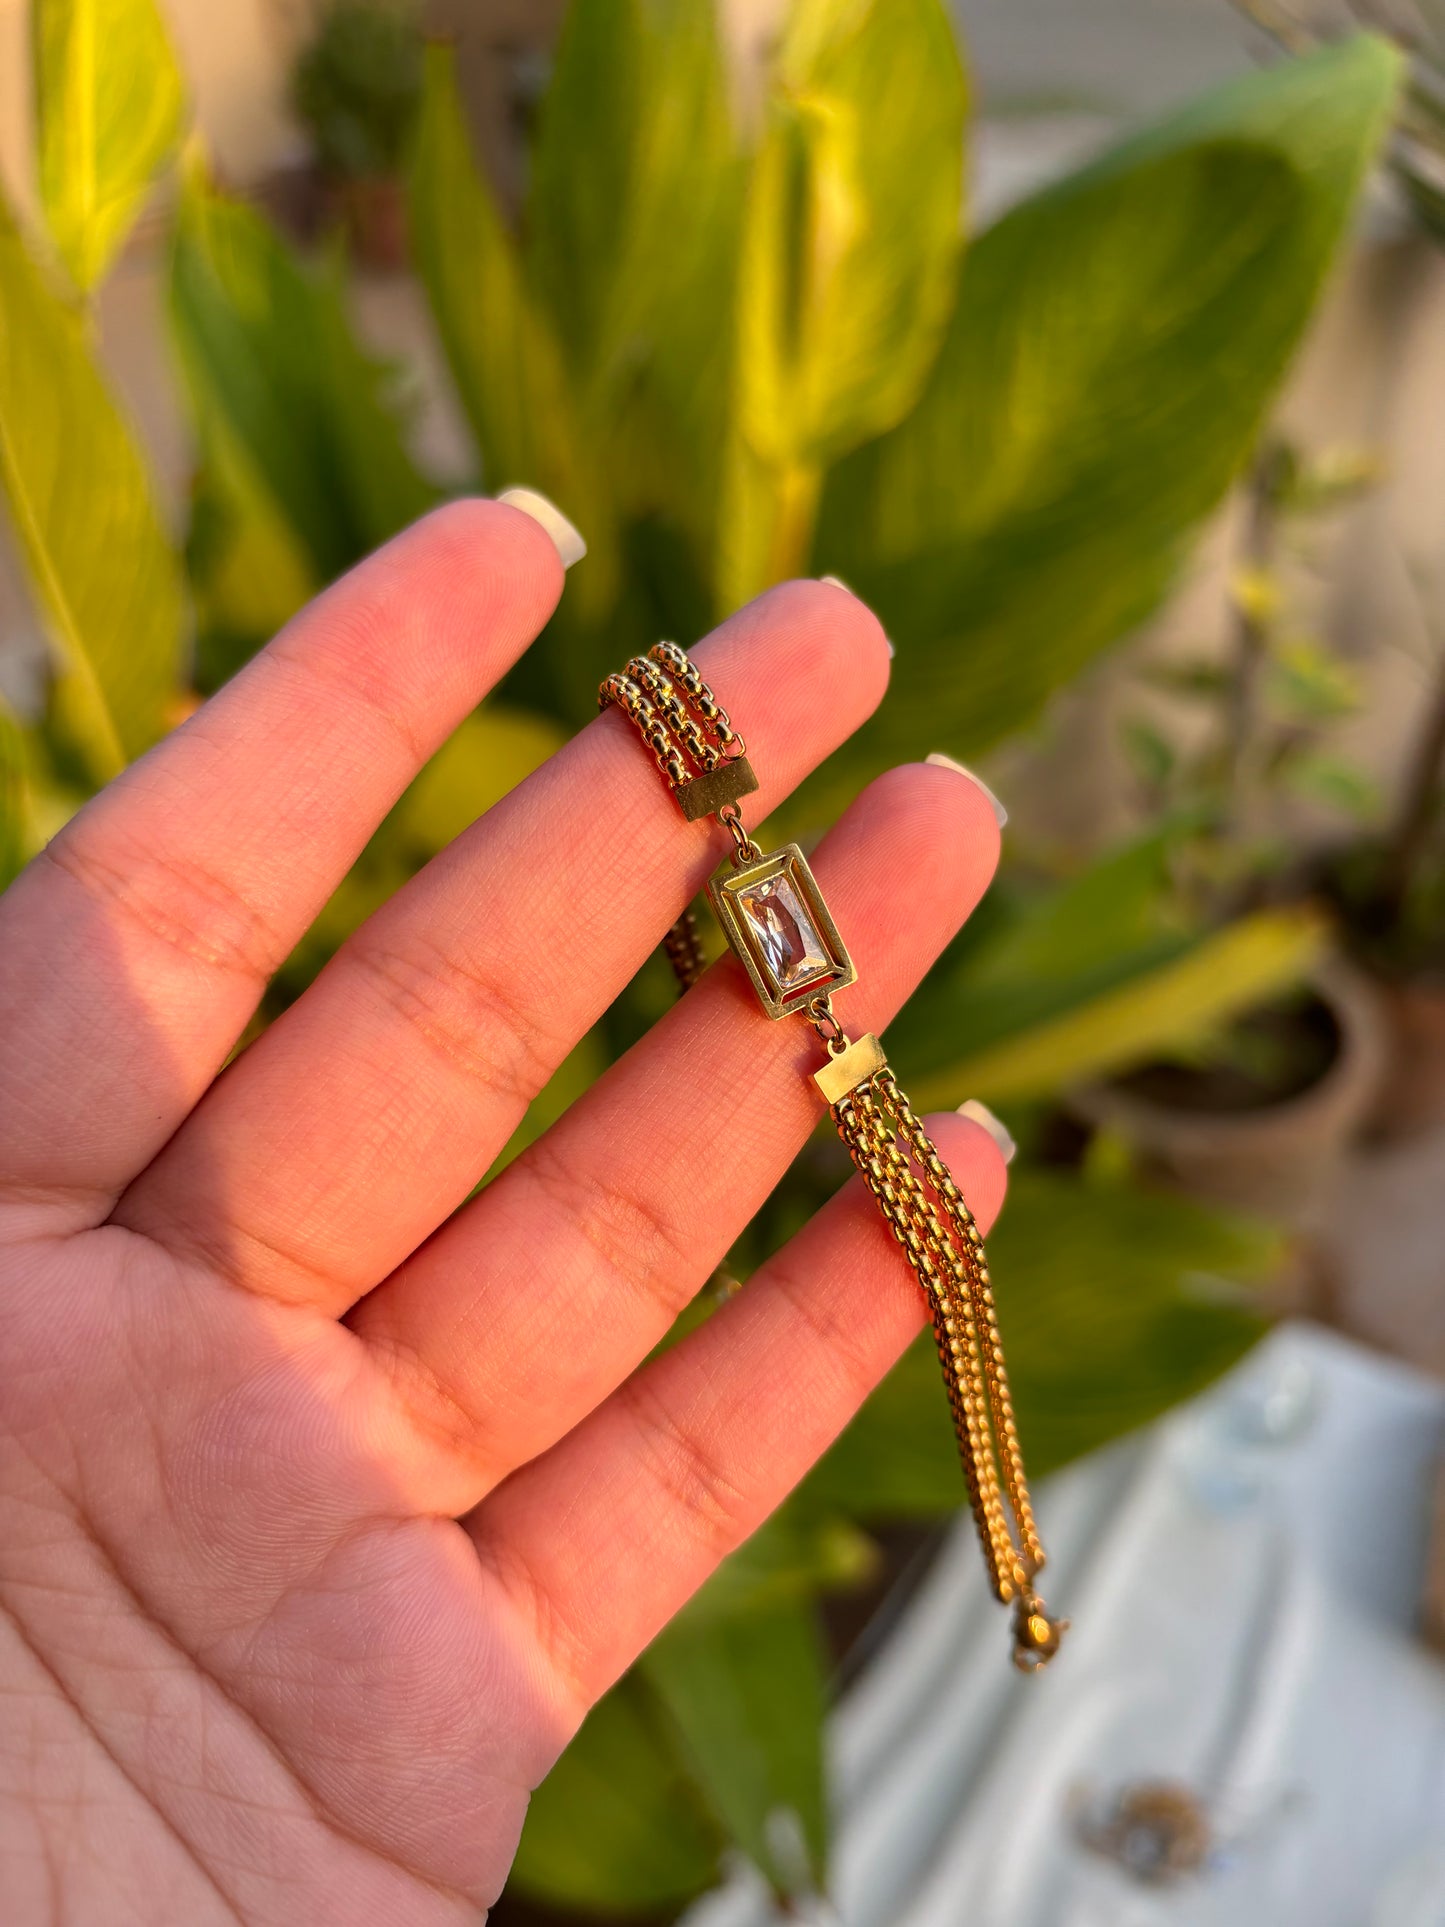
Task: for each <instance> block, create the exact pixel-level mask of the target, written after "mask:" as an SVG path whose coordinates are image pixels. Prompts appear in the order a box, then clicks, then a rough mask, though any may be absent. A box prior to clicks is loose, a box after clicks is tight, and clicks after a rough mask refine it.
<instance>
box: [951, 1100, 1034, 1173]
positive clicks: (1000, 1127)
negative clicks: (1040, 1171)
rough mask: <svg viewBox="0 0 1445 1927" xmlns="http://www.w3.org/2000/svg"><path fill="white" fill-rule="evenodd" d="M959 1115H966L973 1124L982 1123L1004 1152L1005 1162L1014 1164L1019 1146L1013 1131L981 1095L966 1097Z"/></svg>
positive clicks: (959, 1109)
mask: <svg viewBox="0 0 1445 1927" xmlns="http://www.w3.org/2000/svg"><path fill="white" fill-rule="evenodd" d="M958 1115H959V1116H960V1117H966V1118H967V1119H968V1120H969V1122H970V1123H972V1124H981V1125H982V1126H983V1128H984V1130H986V1131H987V1132H988V1134H989V1136H990V1137H991V1138H992V1139H993V1141H994V1143H995V1144H996V1145H997V1146H998V1148H999V1150H1000V1151H1002V1152H1003V1161H1004V1163H1005V1164H1012V1163H1013V1161H1014V1152H1015V1151H1017V1149H1018V1148H1019V1147H1018V1146H1017V1145H1016V1144H1015V1143H1014V1140H1013V1133H1012V1131H1010V1130H1009V1128H1008V1126H1007V1125H1006V1124H1005V1123H1004V1122H1003V1120H1002V1119H1001V1118H997V1117H995V1116H994V1114H993V1112H992V1111H991V1110H990V1109H989V1108H988V1106H987V1104H985V1103H984V1101H983V1099H982V1098H980V1097H966V1098H965V1099H964V1100H963V1102H962V1103H961V1104H960V1105H959V1107H958Z"/></svg>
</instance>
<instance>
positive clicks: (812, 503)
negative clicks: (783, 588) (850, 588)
mask: <svg viewBox="0 0 1445 1927" xmlns="http://www.w3.org/2000/svg"><path fill="white" fill-rule="evenodd" d="M773 487H774V490H775V501H776V515H775V517H774V521H773V530H772V540H771V541H770V543H769V545H768V570H767V579H768V581H769V582H785V581H787V579H788V577H789V576H794V575H805V574H806V573H807V569H808V560H809V557H810V556H811V555H812V553H813V530H814V528H815V526H816V524H817V520H818V497H819V496H820V495H821V494H822V490H823V473H822V470H821V469H819V468H815V467H811V466H806V467H805V466H799V467H793V468H778V469H775V470H774V471H773Z"/></svg>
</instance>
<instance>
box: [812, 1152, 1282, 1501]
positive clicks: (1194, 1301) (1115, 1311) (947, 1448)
mask: <svg viewBox="0 0 1445 1927" xmlns="http://www.w3.org/2000/svg"><path fill="white" fill-rule="evenodd" d="M1279 1253H1280V1237H1279V1234H1278V1233H1277V1232H1275V1231H1273V1230H1271V1229H1268V1228H1266V1227H1264V1226H1261V1225H1258V1224H1255V1223H1252V1222H1251V1221H1249V1220H1246V1219H1239V1218H1234V1217H1230V1216H1227V1215H1225V1214H1223V1213H1221V1212H1217V1211H1214V1210H1211V1209H1206V1208H1205V1207H1204V1206H1202V1205H1198V1204H1195V1203H1193V1202H1191V1201H1190V1200H1188V1199H1185V1198H1180V1197H1175V1196H1171V1195H1170V1194H1168V1193H1162V1192H1148V1191H1144V1190H1142V1189H1137V1188H1134V1187H1121V1186H1115V1185H1105V1184H1089V1183H1086V1182H1082V1181H1081V1180H1079V1179H1077V1178H1072V1177H1063V1176H1057V1175H1054V1174H1046V1173H1043V1172H1038V1171H1022V1172H1019V1173H1018V1174H1017V1176H1016V1177H1014V1178H1013V1179H1011V1181H1010V1186H1009V1205H1008V1209H1007V1210H1006V1211H1005V1213H1004V1215H1003V1217H1002V1218H1001V1219H1000V1220H999V1223H998V1225H997V1227H996V1229H995V1230H994V1231H993V1232H992V1234H991V1235H990V1238H989V1259H990V1264H989V1270H990V1275H991V1277H992V1280H993V1284H994V1288H995V1291H996V1294H997V1298H998V1306H999V1323H1000V1326H1001V1329H1002V1331H1003V1338H1004V1344H1005V1346H1006V1348H1007V1351H1008V1360H1009V1377H1010V1380H1011V1383H1012V1388H1013V1399H1014V1405H1015V1408H1016V1410H1017V1412H1018V1423H1019V1435H1020V1437H1021V1438H1022V1440H1023V1442H1024V1446H1025V1450H1026V1452H1027V1456H1028V1466H1029V1472H1030V1474H1031V1475H1032V1476H1033V1477H1035V1478H1038V1477H1042V1476H1043V1475H1044V1474H1045V1473H1047V1472H1051V1471H1053V1470H1054V1469H1055V1467H1057V1466H1060V1465H1064V1464H1067V1463H1068V1461H1069V1460H1071V1459H1074V1458H1077V1457H1079V1456H1080V1455H1081V1454H1083V1453H1085V1452H1090V1451H1093V1450H1094V1449H1095V1448H1096V1447H1097V1446H1100V1445H1105V1444H1107V1443H1108V1442H1109V1440H1110V1439H1113V1438H1117V1437H1118V1436H1119V1435H1120V1434H1122V1433H1124V1432H1128V1431H1132V1430H1133V1429H1134V1428H1135V1427H1136V1426H1140V1425H1144V1424H1147V1423H1148V1422H1149V1421H1150V1420H1152V1419H1154V1418H1157V1417H1158V1416H1159V1415H1160V1414H1161V1413H1162V1412H1164V1411H1166V1410H1167V1409H1168V1408H1169V1407H1170V1406H1171V1405H1174V1404H1176V1403H1177V1402H1178V1401H1179V1400H1181V1399H1184V1398H1189V1397H1192V1396H1193V1394H1194V1393H1196V1392H1198V1391H1201V1390H1203V1388H1204V1387H1205V1386H1206V1385H1208V1384H1209V1383H1210V1382H1211V1381H1212V1380H1213V1379H1215V1378H1217V1377H1218V1376H1219V1375H1220V1373H1222V1372H1224V1371H1226V1370H1228V1368H1229V1367H1230V1366H1231V1365H1232V1364H1233V1363H1234V1362H1235V1360H1236V1359H1238V1358H1239V1357H1241V1356H1242V1355H1243V1353H1244V1352H1245V1351H1247V1350H1248V1348H1249V1346H1250V1345H1252V1344H1253V1343H1254V1341H1255V1339H1256V1338H1258V1337H1259V1335H1260V1333H1261V1331H1262V1330H1263V1322H1262V1320H1261V1319H1259V1318H1258V1317H1256V1316H1255V1315H1253V1314H1252V1313H1251V1312H1249V1311H1248V1310H1247V1309H1245V1308H1244V1307H1243V1306H1242V1305H1240V1304H1233V1303H1230V1302H1229V1301H1228V1296H1227V1294H1226V1293H1224V1292H1222V1291H1221V1290H1220V1289H1219V1284H1218V1281H1220V1280H1223V1281H1226V1282H1242V1283H1247V1282H1252V1281H1254V1280H1257V1279H1260V1278H1263V1277H1265V1276H1267V1275H1268V1273H1269V1271H1270V1269H1271V1268H1272V1266H1273V1265H1274V1264H1275V1263H1276V1262H1277V1261H1278V1257H1279ZM803 1492H804V1494H805V1495H806V1497H807V1498H808V1500H809V1501H811V1502H815V1503H817V1504H819V1505H823V1506H827V1507H833V1508H839V1509H843V1510H846V1511H848V1512H850V1513H851V1514H852V1515H853V1516H854V1517H855V1518H862V1519H871V1518H878V1517H890V1516H891V1517H898V1516H909V1515H914V1516H918V1515H923V1516H928V1515H931V1514H934V1513H939V1512H947V1511H951V1510H953V1508H954V1507H956V1506H958V1505H959V1504H960V1503H962V1501H963V1499H964V1496H965V1495H964V1490H963V1480H962V1475H961V1474H960V1471H959V1467H958V1452H957V1447H956V1445H955V1443H954V1438H953V1428H952V1425H951V1423H950V1420H949V1414H948V1406H947V1402H946V1400H945V1398H944V1395H943V1387H942V1385H941V1383H940V1382H939V1373H938V1360H937V1358H936V1356H935V1355H934V1353H933V1350H932V1345H931V1341H930V1339H929V1338H928V1335H927V1334H925V1335H924V1337H923V1338H921V1339H920V1340H919V1341H918V1343H917V1344H915V1345H913V1346H911V1347H910V1349H909V1350H908V1352H907V1353H905V1355H904V1357H903V1359H902V1360H901V1362H900V1363H899V1364H898V1365H897V1366H896V1367H895V1368H894V1370H893V1371H892V1372H891V1373H890V1374H889V1376H888V1377H887V1378H886V1379H885V1380H884V1382H883V1384H882V1385H881V1386H880V1387H879V1389H878V1390H877V1391H876V1392H875V1393H874V1394H873V1396H872V1398H871V1399H870V1400H869V1401H868V1403H867V1404H866V1405H865V1406H864V1408H863V1410H862V1412H861V1413H860V1414H859V1415H858V1417H857V1418H856V1419H855V1420H854V1421H853V1423H852V1424H851V1425H850V1426H849V1428H848V1429H847V1431H846V1432H844V1433H843V1435H842V1437H841V1438H840V1439H839V1440H838V1442H837V1444H836V1445H834V1446H833V1447H832V1449H831V1450H830V1451H829V1453H828V1454H827V1456H826V1457H825V1458H824V1459H823V1460H822V1461H821V1462H820V1464H819V1465H818V1466H817V1467H816V1469H815V1470H814V1471H813V1472H812V1473H811V1474H810V1475H809V1478H808V1480H807V1482H806V1483H805V1485H804V1487H803Z"/></svg>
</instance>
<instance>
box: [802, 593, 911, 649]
mask: <svg viewBox="0 0 1445 1927" xmlns="http://www.w3.org/2000/svg"><path fill="white" fill-rule="evenodd" d="M818 580H819V581H820V582H826V583H827V585H828V587H829V588H830V589H841V590H842V591H843V593H844V595H850V596H852V598H853V600H854V601H855V602H856V601H857V600H858V592H857V590H856V589H850V588H849V587H848V584H847V583H846V582H845V581H844V580H843V578H842V576H841V575H820V576H819V577H818ZM883 640H884V641H885V642H886V643H887V644H888V653H889V655H890V656H891V655H892V654H893V653H894V651H893V638H892V636H885V637H884V638H883Z"/></svg>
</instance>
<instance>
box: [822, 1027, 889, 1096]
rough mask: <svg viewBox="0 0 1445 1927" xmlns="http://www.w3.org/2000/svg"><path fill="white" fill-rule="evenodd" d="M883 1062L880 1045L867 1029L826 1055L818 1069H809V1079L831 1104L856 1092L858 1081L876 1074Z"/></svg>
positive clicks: (861, 1081)
mask: <svg viewBox="0 0 1445 1927" xmlns="http://www.w3.org/2000/svg"><path fill="white" fill-rule="evenodd" d="M887 1063H888V1059H887V1058H886V1057H885V1056H884V1055H883V1046H882V1045H881V1044H880V1043H879V1041H878V1039H877V1038H876V1037H875V1036H874V1035H873V1033H872V1031H871V1030H870V1031H867V1032H865V1034H864V1035H863V1036H862V1037H859V1038H858V1039H856V1040H855V1042H853V1043H851V1044H850V1045H849V1046H848V1048H847V1050H845V1051H840V1052H839V1053H838V1055H837V1056H836V1057H830V1058H829V1059H828V1061H827V1063H826V1064H825V1065H824V1066H823V1068H822V1070H820V1071H814V1072H813V1079H814V1082H815V1083H816V1084H817V1086H818V1089H819V1090H820V1091H821V1092H822V1093H823V1096H824V1097H825V1098H826V1099H827V1101H828V1104H829V1106H830V1107H831V1106H832V1105H834V1104H836V1103H838V1101H839V1100H840V1099H841V1098H844V1097H846V1096H847V1095H848V1093H849V1091H856V1090H857V1088H858V1086H859V1085H860V1084H866V1083H867V1082H868V1079H869V1078H870V1077H876V1076H877V1074H878V1072H879V1071H881V1070H883V1069H885V1068H886V1066H887Z"/></svg>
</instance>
